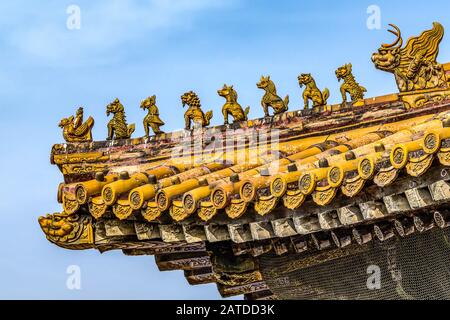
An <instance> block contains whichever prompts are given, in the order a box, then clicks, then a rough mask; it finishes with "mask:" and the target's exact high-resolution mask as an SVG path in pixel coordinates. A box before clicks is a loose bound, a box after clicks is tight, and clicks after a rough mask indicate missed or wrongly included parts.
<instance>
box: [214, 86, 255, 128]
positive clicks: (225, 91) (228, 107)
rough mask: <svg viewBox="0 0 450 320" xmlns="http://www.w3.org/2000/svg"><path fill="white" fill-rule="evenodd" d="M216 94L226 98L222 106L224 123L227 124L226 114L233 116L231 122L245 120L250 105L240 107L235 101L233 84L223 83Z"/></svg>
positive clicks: (236, 96)
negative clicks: (243, 107)
mask: <svg viewBox="0 0 450 320" xmlns="http://www.w3.org/2000/svg"><path fill="white" fill-rule="evenodd" d="M217 94H218V95H219V96H221V97H224V98H225V99H226V102H225V104H224V105H223V107H222V114H223V119H224V120H223V121H224V124H228V116H229V115H231V116H232V117H233V122H237V121H247V120H248V118H247V115H248V113H249V111H250V107H247V108H245V111H244V110H243V109H242V107H241V105H240V104H239V103H238V102H237V99H238V95H237V92H236V90H234V89H233V86H227V85H226V84H224V85H223V87H222V89H219V90H217Z"/></svg>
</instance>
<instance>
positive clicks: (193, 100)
mask: <svg viewBox="0 0 450 320" xmlns="http://www.w3.org/2000/svg"><path fill="white" fill-rule="evenodd" d="M181 103H182V104H183V108H184V106H185V105H188V107H189V108H188V109H187V110H186V112H185V113H184V120H185V123H186V130H191V122H192V123H193V125H194V127H195V126H201V127H206V126H209V123H210V121H211V118H212V116H213V112H212V111H208V112H206V113H203V111H202V108H201V104H200V99H199V98H198V96H197V94H196V93H195V92H194V91H189V92H186V93H185V94H183V95H182V96H181Z"/></svg>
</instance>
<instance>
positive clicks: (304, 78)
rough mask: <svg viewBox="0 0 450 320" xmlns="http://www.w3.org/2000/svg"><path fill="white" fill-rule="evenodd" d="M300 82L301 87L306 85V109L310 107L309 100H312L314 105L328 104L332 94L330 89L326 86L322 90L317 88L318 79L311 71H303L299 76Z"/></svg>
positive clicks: (304, 95)
mask: <svg viewBox="0 0 450 320" xmlns="http://www.w3.org/2000/svg"><path fill="white" fill-rule="evenodd" d="M298 84H299V85H300V88H302V87H303V86H306V88H305V90H303V101H304V103H305V109H308V108H309V100H311V101H312V103H313V107H321V106H325V105H326V104H327V100H328V97H329V96H330V91H329V90H328V88H325V89H324V90H323V92H322V91H320V90H319V88H317V85H316V81H314V78H313V77H312V76H311V74H310V73H302V74H301V75H299V76H298Z"/></svg>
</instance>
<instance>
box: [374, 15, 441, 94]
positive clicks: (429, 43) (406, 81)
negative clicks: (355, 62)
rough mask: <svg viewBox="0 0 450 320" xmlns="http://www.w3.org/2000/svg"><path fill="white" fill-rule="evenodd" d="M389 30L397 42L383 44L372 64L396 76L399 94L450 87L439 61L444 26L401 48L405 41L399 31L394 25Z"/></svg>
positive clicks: (415, 38)
mask: <svg viewBox="0 0 450 320" xmlns="http://www.w3.org/2000/svg"><path fill="white" fill-rule="evenodd" d="M390 26H391V27H392V28H393V29H394V30H388V31H389V32H391V33H392V34H394V35H395V36H396V37H397V39H396V40H395V41H394V42H393V43H391V44H382V45H381V47H380V48H379V49H378V53H374V54H373V55H372V61H373V63H374V64H375V67H376V68H377V69H379V70H383V71H387V72H390V73H393V74H394V76H395V80H396V82H397V86H398V88H399V90H400V92H408V91H414V90H423V89H434V88H442V89H446V88H447V83H446V79H445V74H444V70H443V67H442V65H441V64H439V63H438V62H436V58H437V55H438V53H439V44H440V42H441V40H442V38H443V36H444V27H443V26H442V25H441V24H440V23H437V22H434V23H433V28H432V29H431V30H428V31H425V32H423V33H422V34H421V35H420V36H418V37H414V38H410V39H409V40H408V42H407V43H406V45H405V47H403V48H402V45H403V38H402V35H401V32H400V29H399V28H398V27H397V26H396V25H393V24H390Z"/></svg>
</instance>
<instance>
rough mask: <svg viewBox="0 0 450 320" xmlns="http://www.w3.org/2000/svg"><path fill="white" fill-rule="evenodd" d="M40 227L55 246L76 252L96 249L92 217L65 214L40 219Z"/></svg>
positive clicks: (50, 215) (49, 215)
mask: <svg viewBox="0 0 450 320" xmlns="http://www.w3.org/2000/svg"><path fill="white" fill-rule="evenodd" d="M39 225H40V226H41V229H42V231H44V233H45V235H46V237H47V239H48V240H49V241H51V242H53V243H54V244H56V245H58V246H60V247H62V248H66V249H74V250H82V249H89V248H93V247H94V231H93V222H92V217H91V216H89V215H81V214H78V213H76V214H71V215H69V214H67V213H65V212H62V213H55V214H48V215H46V216H45V217H39Z"/></svg>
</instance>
